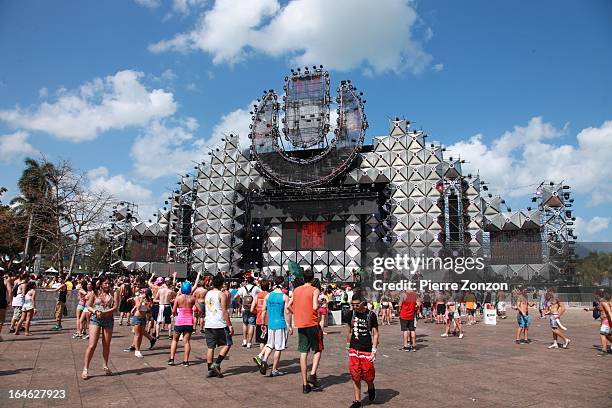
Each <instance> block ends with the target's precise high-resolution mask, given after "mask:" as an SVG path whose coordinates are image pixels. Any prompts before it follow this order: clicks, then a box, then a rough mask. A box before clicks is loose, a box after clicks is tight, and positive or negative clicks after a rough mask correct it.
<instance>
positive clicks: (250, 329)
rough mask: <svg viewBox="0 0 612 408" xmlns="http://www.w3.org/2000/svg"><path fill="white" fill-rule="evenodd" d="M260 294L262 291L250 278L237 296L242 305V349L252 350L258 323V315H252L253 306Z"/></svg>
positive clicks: (250, 277)
mask: <svg viewBox="0 0 612 408" xmlns="http://www.w3.org/2000/svg"><path fill="white" fill-rule="evenodd" d="M259 292H261V289H260V288H259V286H257V285H255V279H254V278H253V277H252V276H248V277H247V278H246V284H245V285H244V286H242V287H241V288H240V289H238V293H237V294H236V300H237V301H238V303H239V304H241V305H242V334H243V336H244V339H243V340H242V347H246V348H251V342H252V341H253V335H254V333H255V323H256V315H255V314H254V313H251V305H252V304H253V302H254V301H255V298H256V297H257V294H258V293H259Z"/></svg>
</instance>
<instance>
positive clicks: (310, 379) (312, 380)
mask: <svg viewBox="0 0 612 408" xmlns="http://www.w3.org/2000/svg"><path fill="white" fill-rule="evenodd" d="M307 382H308V384H312V386H313V387H314V388H318V387H319V379H318V378H317V375H316V374H309V375H308V380H307Z"/></svg>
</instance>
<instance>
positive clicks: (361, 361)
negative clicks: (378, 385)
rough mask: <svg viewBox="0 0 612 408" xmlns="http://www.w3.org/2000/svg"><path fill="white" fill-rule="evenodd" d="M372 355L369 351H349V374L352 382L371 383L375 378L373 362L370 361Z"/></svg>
mask: <svg viewBox="0 0 612 408" xmlns="http://www.w3.org/2000/svg"><path fill="white" fill-rule="evenodd" d="M371 355H372V353H371V352H369V351H358V350H355V349H349V372H350V373H351V378H352V379H353V381H354V382H356V383H359V382H361V381H367V382H372V381H374V377H376V370H375V369H374V362H373V361H372V360H370V356H371Z"/></svg>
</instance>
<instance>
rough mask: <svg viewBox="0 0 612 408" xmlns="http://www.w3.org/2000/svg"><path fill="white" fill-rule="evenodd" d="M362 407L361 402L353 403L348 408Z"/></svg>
mask: <svg viewBox="0 0 612 408" xmlns="http://www.w3.org/2000/svg"><path fill="white" fill-rule="evenodd" d="M362 406H363V405H361V401H353V403H352V404H351V406H350V407H349V408H360V407H362Z"/></svg>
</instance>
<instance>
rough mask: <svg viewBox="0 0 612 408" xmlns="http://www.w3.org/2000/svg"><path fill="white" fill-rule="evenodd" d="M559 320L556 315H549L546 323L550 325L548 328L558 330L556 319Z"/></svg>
mask: <svg viewBox="0 0 612 408" xmlns="http://www.w3.org/2000/svg"><path fill="white" fill-rule="evenodd" d="M558 318H559V316H558V315H556V316H555V315H550V316H549V317H548V323H549V324H550V328H551V329H553V330H554V329H558V328H559V324H558V323H557V319H558Z"/></svg>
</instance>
